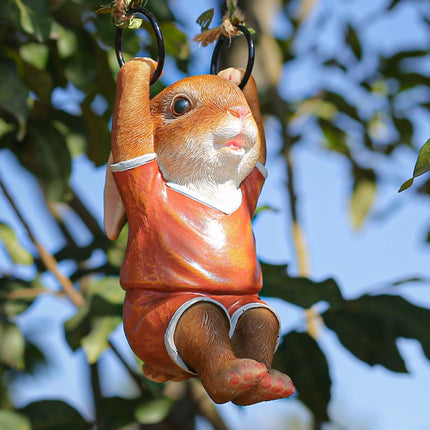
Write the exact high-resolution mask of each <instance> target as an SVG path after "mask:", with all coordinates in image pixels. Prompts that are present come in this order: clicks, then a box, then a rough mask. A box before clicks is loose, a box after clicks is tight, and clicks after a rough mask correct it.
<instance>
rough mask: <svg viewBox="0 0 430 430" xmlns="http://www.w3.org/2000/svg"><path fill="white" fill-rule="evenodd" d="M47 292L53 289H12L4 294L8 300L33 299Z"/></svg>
mask: <svg viewBox="0 0 430 430" xmlns="http://www.w3.org/2000/svg"><path fill="white" fill-rule="evenodd" d="M45 293H52V291H51V290H48V289H47V288H23V289H21V290H16V291H10V292H9V293H6V294H4V297H5V298H6V299H8V300H20V299H32V298H34V297H37V296H39V295H40V294H45ZM1 295H3V294H0V296H1Z"/></svg>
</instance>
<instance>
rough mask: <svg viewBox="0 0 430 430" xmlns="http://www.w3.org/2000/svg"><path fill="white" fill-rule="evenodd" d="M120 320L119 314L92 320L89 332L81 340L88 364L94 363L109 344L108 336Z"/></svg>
mask: <svg viewBox="0 0 430 430" xmlns="http://www.w3.org/2000/svg"><path fill="white" fill-rule="evenodd" d="M121 321H122V318H121V317H120V316H105V317H98V318H94V319H93V320H92V324H91V330H90V332H89V333H88V335H87V336H84V337H83V338H82V340H81V345H82V348H83V349H84V351H85V355H86V356H87V360H88V362H89V363H90V364H94V363H95V362H96V361H97V360H98V359H99V357H100V355H101V354H102V353H103V352H104V350H105V349H106V348H107V347H108V346H109V343H108V340H109V336H110V335H111V333H112V332H113V331H114V330H115V329H116V328H117V327H118V325H119V324H121Z"/></svg>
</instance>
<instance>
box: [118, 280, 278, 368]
mask: <svg viewBox="0 0 430 430" xmlns="http://www.w3.org/2000/svg"><path fill="white" fill-rule="evenodd" d="M202 301H205V302H211V303H214V304H215V305H217V306H219V307H220V308H221V309H222V310H223V311H224V312H225V314H226V316H227V318H228V319H229V321H230V337H231V336H232V335H233V333H234V330H235V328H236V324H237V321H238V320H239V318H240V316H241V315H243V313H244V312H246V311H247V310H249V309H252V308H256V307H265V308H268V309H269V310H271V311H272V312H273V314H274V315H275V316H276V317H277V318H278V320H279V317H278V315H277V313H276V312H275V311H274V310H273V309H272V308H270V307H269V306H268V305H267V304H266V303H265V302H263V301H262V300H261V299H260V297H259V296H258V295H257V294H253V295H241V296H229V295H205V294H199V293H191V292H177V293H166V292H158V291H151V290H143V289H138V288H136V289H130V290H127V291H126V296H125V301H124V331H125V334H126V336H127V339H128V342H129V344H130V346H131V348H132V349H133V351H134V353H135V354H136V355H137V356H138V357H139V358H140V359H141V360H142V361H143V362H144V363H147V364H150V365H153V366H156V367H160V368H163V369H165V370H166V372H168V371H169V369H171V370H172V371H173V372H177V371H178V370H179V369H178V366H179V368H181V369H183V370H185V371H186V372H188V373H190V374H193V375H195V373H194V372H192V371H191V370H190V369H189V368H188V367H187V365H186V364H185V363H184V362H183V360H182V359H181V357H180V356H179V354H178V351H177V348H176V346H175V342H174V335H175V329H176V325H177V323H178V321H179V318H180V317H181V316H182V314H183V313H184V312H185V311H186V310H187V309H188V308H189V307H190V306H192V305H194V304H195V303H198V302H202ZM279 326H280V325H279ZM278 340H279V335H278Z"/></svg>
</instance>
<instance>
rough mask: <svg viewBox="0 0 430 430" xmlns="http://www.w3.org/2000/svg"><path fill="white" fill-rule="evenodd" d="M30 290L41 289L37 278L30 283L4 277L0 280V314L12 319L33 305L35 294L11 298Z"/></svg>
mask: <svg viewBox="0 0 430 430" xmlns="http://www.w3.org/2000/svg"><path fill="white" fill-rule="evenodd" d="M32 288H43V285H42V284H41V282H40V278H39V277H38V276H37V277H36V278H35V279H33V280H31V281H23V280H21V279H15V278H10V277H6V276H4V277H2V278H0V309H1V312H0V313H3V314H4V315H6V317H8V318H10V319H12V318H14V317H15V316H17V315H19V314H20V313H22V312H24V311H25V310H26V309H27V308H28V307H29V306H30V305H31V304H32V303H33V300H34V299H35V298H36V297H37V294H34V295H31V294H29V295H28V296H25V295H24V296H21V297H13V295H14V294H16V293H19V291H20V290H30V289H32ZM11 295H12V297H11Z"/></svg>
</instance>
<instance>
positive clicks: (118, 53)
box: [115, 7, 166, 85]
mask: <svg viewBox="0 0 430 430" xmlns="http://www.w3.org/2000/svg"><path fill="white" fill-rule="evenodd" d="M132 14H137V15H143V16H144V17H146V18H147V19H148V21H149V22H150V24H151V25H152V28H153V30H154V34H155V38H156V40H157V47H158V63H157V68H156V69H155V71H154V74H153V75H152V78H151V85H153V84H155V83H156V82H157V81H158V79H160V76H161V73H162V72H163V67H164V58H165V56H166V53H165V50H164V40H163V34H162V33H161V29H160V26H159V24H158V22H157V20H156V19H155V16H154V15H153V14H152V13H151V12H149V10H147V9H145V8H143V7H136V8H132V9H130V10H128V11H127V12H126V15H132ZM121 38H122V28H119V27H118V28H117V29H116V35H115V51H116V58H117V60H118V64H119V66H120V67H122V66H123V65H124V64H125V61H124V57H123V55H122V47H121Z"/></svg>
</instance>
